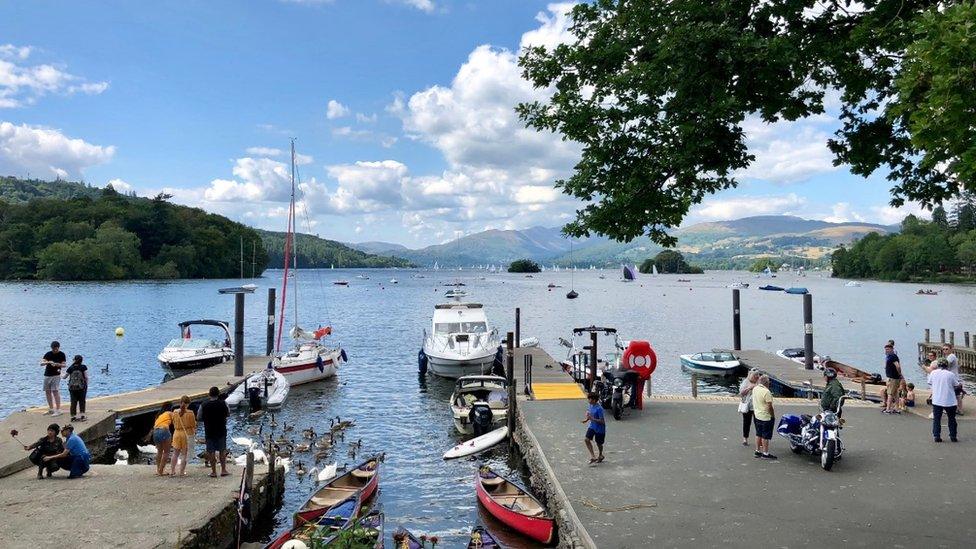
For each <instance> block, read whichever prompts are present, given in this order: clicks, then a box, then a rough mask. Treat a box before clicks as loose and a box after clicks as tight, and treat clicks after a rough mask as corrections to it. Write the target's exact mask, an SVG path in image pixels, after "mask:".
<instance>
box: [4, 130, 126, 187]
mask: <svg viewBox="0 0 976 549" xmlns="http://www.w3.org/2000/svg"><path fill="white" fill-rule="evenodd" d="M114 155H115V147H114V146H111V145H109V146H101V145H93V144H91V143H88V142H86V141H84V140H82V139H77V138H70V137H67V136H65V135H64V134H63V133H61V131H60V130H56V129H51V128H44V127H40V126H28V125H27V124H21V125H15V124H12V123H10V122H0V173H10V174H14V173H16V174H21V173H25V172H31V173H32V175H35V176H39V177H45V176H51V175H54V176H56V177H61V178H69V177H80V176H81V174H82V173H83V172H84V170H85V168H88V167H90V166H95V165H98V164H104V163H106V162H108V161H109V160H111V159H112V157H113V156H114Z"/></svg>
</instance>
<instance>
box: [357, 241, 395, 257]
mask: <svg viewBox="0 0 976 549" xmlns="http://www.w3.org/2000/svg"><path fill="white" fill-rule="evenodd" d="M345 245H346V246H348V247H350V248H352V249H354V250H359V251H361V252H366V253H368V254H382V255H390V254H398V253H400V252H408V251H410V248H407V247H406V246H404V245H403V244H394V243H392V242H377V241H372V242H359V243H356V244H353V243H348V242H347V243H345Z"/></svg>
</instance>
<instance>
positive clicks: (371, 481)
mask: <svg viewBox="0 0 976 549" xmlns="http://www.w3.org/2000/svg"><path fill="white" fill-rule="evenodd" d="M382 461H383V457H382V455H380V456H374V457H372V458H370V459H368V460H366V461H364V462H362V463H360V464H359V465H357V466H356V467H355V468H353V469H350V470H349V471H348V472H346V473H345V474H344V475H342V476H339V477H336V478H335V479H334V480H332V481H331V482H329V483H328V484H326V485H325V486H323V487H322V488H320V489H318V490H317V491H316V492H315V493H313V494H312V496H311V497H310V498H308V501H306V502H305V505H302V508H301V509H299V510H298V512H297V513H295V526H299V525H301V524H303V523H305V522H311V521H313V520H315V519H316V518H317V517H319V516H321V515H322V514H323V513H325V512H326V511H328V510H329V509H330V508H331V507H333V506H334V505H336V504H337V503H339V502H341V501H344V500H346V499H347V498H349V497H350V496H352V495H357V494H358V495H359V496H360V499H361V500H362V501H363V502H364V503H365V502H368V501H369V500H370V498H372V497H373V495H374V494H376V488H377V487H378V486H379V483H380V463H382Z"/></svg>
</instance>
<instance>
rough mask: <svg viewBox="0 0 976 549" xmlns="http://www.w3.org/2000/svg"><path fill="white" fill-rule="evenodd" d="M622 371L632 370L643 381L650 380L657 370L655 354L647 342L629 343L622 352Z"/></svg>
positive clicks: (636, 341)
mask: <svg viewBox="0 0 976 549" xmlns="http://www.w3.org/2000/svg"><path fill="white" fill-rule="evenodd" d="M622 366H623V369H624V370H633V371H635V372H637V374H638V375H640V378H641V379H642V380H644V381H647V380H648V379H650V377H651V374H653V373H654V370H655V368H657V354H655V353H654V348H653V347H651V344H650V342H648V341H638V340H635V341H631V342H630V344H628V345H627V349H626V350H624V356H623V364H622Z"/></svg>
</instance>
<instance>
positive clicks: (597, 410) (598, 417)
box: [581, 393, 607, 463]
mask: <svg viewBox="0 0 976 549" xmlns="http://www.w3.org/2000/svg"><path fill="white" fill-rule="evenodd" d="M587 400H589V402H590V406H589V408H587V410H586V417H585V418H584V419H583V421H582V422H581V423H589V426H588V427H587V428H586V438H585V440H584V442H585V443H586V449H587V451H589V452H590V463H600V462H602V461H603V443H604V441H605V440H606V438H607V420H606V416H605V415H604V414H603V406H600V404H599V402H598V401H599V400H600V397H599V396H598V395H597V394H596V393H590V394H589V395H587ZM594 440H595V441H596V447H597V449H598V450H599V452H600V453H599V455H597V454H596V453H594V452H593V441H594Z"/></svg>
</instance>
